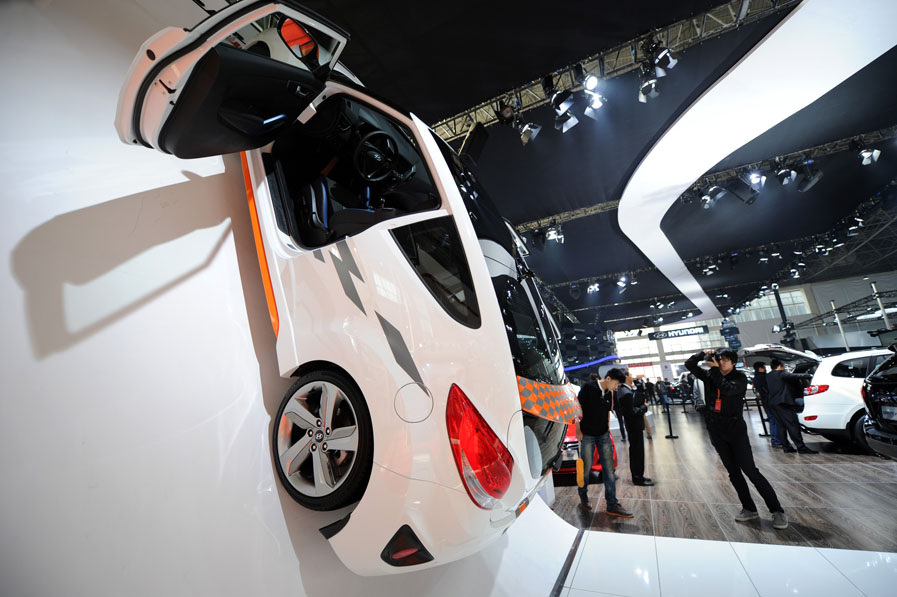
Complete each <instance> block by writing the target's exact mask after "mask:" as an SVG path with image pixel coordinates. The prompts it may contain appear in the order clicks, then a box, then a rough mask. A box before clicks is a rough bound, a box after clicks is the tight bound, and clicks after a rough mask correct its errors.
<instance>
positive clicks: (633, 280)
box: [629, 272, 638, 286]
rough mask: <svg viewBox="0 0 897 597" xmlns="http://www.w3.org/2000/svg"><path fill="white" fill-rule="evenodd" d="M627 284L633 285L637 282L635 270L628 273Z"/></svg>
mask: <svg viewBox="0 0 897 597" xmlns="http://www.w3.org/2000/svg"><path fill="white" fill-rule="evenodd" d="M629 284H630V286H635V285H636V284H638V279H637V278H636V277H635V272H632V273H631V274H630V275H629Z"/></svg>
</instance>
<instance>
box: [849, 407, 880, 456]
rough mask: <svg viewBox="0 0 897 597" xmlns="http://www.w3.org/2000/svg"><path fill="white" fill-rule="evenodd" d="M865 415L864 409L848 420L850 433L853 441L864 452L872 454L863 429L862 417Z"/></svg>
mask: <svg viewBox="0 0 897 597" xmlns="http://www.w3.org/2000/svg"><path fill="white" fill-rule="evenodd" d="M865 416H866V413H865V411H860V412H859V413H858V414H857V415H856V416H855V417H854V418H853V420H852V421H851V422H850V435H851V438H853V443H855V444H856V445H857V446H859V447H860V449H861V450H862V451H863V452H864V453H866V454H874V452H873V451H872V448H870V447H869V442H867V441H866V432H865V431H864V430H863V417H865Z"/></svg>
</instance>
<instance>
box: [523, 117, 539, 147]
mask: <svg viewBox="0 0 897 597" xmlns="http://www.w3.org/2000/svg"><path fill="white" fill-rule="evenodd" d="M541 130H542V126H541V125H538V124H533V123H532V122H527V123H526V124H524V125H523V126H522V127H520V142H521V143H523V144H524V145H526V144H527V143H529V142H530V141H532V140H533V139H535V138H536V135H538V134H539V131H541Z"/></svg>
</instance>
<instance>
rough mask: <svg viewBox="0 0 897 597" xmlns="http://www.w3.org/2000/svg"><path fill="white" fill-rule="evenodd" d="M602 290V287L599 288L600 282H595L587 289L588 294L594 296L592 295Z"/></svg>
mask: <svg viewBox="0 0 897 597" xmlns="http://www.w3.org/2000/svg"><path fill="white" fill-rule="evenodd" d="M600 288H601V287H600V286H599V284H598V282H594V283H592V284H589V287H588V288H586V292H588V293H589V294H592V293H595V292H598V290H600Z"/></svg>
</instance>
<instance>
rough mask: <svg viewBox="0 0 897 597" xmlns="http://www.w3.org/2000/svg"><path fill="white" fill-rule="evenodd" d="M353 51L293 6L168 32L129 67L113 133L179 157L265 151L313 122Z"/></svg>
mask: <svg viewBox="0 0 897 597" xmlns="http://www.w3.org/2000/svg"><path fill="white" fill-rule="evenodd" d="M347 42H348V35H347V34H346V33H345V32H344V31H343V30H342V29H340V28H338V27H337V26H335V25H333V24H332V23H330V22H328V21H327V20H326V19H324V18H323V17H320V16H318V15H315V14H314V13H313V12H311V11H309V10H307V9H305V8H303V7H302V6H301V5H299V4H297V3H296V2H293V1H292V0H280V1H279V2H270V1H258V0H242V1H240V2H236V3H235V4H232V5H230V6H228V7H227V8H225V9H223V10H221V11H219V12H217V13H215V14H213V15H211V16H209V17H208V18H207V19H205V20H204V21H202V22H201V23H199V24H198V25H196V26H195V27H194V28H192V29H190V30H184V29H179V28H175V27H170V28H167V29H164V30H162V31H160V32H159V33H157V34H156V35H154V36H153V37H151V38H150V39H149V40H147V41H146V42H145V43H144V44H143V46H142V47H141V48H140V51H139V53H138V54H137V56H136V57H135V58H134V61H133V62H132V63H131V68H130V70H129V72H128V77H127V78H126V80H125V84H124V86H123V87H122V90H121V93H120V95H119V101H118V111H117V114H116V130H117V131H118V134H119V137H121V139H122V141H124V142H125V143H129V144H142V145H145V146H146V147H153V148H155V149H159V150H161V151H164V152H166V153H170V154H173V155H176V156H177V157H180V158H198V157H206V156H212V155H220V154H226V153H232V152H236V151H245V150H249V149H255V148H258V147H262V146H264V145H266V144H267V143H270V142H271V141H272V140H273V139H274V138H275V137H276V136H277V134H278V133H279V132H280V131H282V130H284V129H285V128H286V127H288V126H289V125H290V124H292V123H293V122H295V121H296V120H297V118H299V117H300V115H302V118H301V120H302V121H305V120H307V119H308V118H309V117H310V116H311V115H312V114H313V113H314V112H313V109H314V107H313V105H312V104H313V101H314V100H315V98H316V97H317V96H318V95H319V94H320V92H321V90H322V89H323V88H324V83H325V82H326V81H327V79H328V77H329V76H330V73H331V72H332V71H333V68H334V67H335V66H336V64H337V61H338V60H339V56H340V54H341V53H342V51H343V49H344V48H345V45H346V43H347ZM304 111H305V112H306V113H305V114H303V112H304Z"/></svg>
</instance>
